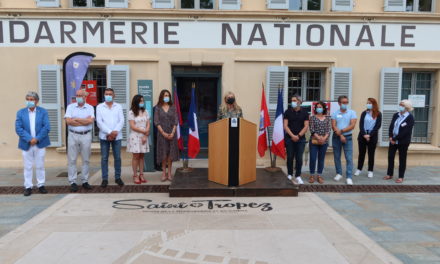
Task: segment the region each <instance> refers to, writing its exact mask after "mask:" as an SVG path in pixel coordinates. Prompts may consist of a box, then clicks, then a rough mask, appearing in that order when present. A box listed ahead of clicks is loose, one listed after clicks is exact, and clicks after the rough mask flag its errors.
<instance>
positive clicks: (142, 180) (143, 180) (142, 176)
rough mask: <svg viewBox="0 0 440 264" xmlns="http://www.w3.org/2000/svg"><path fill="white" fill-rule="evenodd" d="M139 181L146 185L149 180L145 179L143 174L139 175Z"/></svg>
mask: <svg viewBox="0 0 440 264" xmlns="http://www.w3.org/2000/svg"><path fill="white" fill-rule="evenodd" d="M139 180H140V181H141V182H143V183H146V182H147V180H146V179H145V178H144V174H143V173H139Z"/></svg>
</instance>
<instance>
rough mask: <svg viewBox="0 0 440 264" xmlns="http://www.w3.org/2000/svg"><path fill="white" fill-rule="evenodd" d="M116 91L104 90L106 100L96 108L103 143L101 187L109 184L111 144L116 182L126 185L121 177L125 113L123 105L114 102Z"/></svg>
mask: <svg viewBox="0 0 440 264" xmlns="http://www.w3.org/2000/svg"><path fill="white" fill-rule="evenodd" d="M114 98H115V92H114V91H113V89H112V88H106V89H105V90H104V99H105V102H103V103H101V104H99V105H98V107H97V108H96V122H97V123H98V127H99V141H100V144H101V170H102V183H101V187H102V188H105V187H107V185H108V157H109V152H110V146H111V148H112V150H113V158H114V163H115V182H116V184H118V185H119V186H121V187H122V186H124V182H123V181H122V179H121V141H122V128H123V127H124V122H125V120H124V113H123V112H122V106H121V105H120V104H118V103H116V102H114Z"/></svg>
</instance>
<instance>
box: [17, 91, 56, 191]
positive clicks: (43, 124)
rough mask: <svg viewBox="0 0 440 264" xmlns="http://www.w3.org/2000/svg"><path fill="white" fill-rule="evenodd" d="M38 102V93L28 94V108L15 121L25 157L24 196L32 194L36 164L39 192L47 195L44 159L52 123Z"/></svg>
mask: <svg viewBox="0 0 440 264" xmlns="http://www.w3.org/2000/svg"><path fill="white" fill-rule="evenodd" d="M38 101H39V96H38V94H37V93H36V92H28V93H27V95H26V107H25V108H22V109H20V110H18V112H17V118H16V120H15V132H16V133H17V135H18V136H19V141H18V148H19V149H21V150H22V155H23V164H24V170H23V174H24V188H25V190H24V196H29V195H31V194H32V187H33V182H32V179H33V175H32V174H33V173H32V171H33V167H34V164H35V170H36V178H37V187H38V190H39V192H40V193H43V194H45V193H47V190H46V188H45V187H44V185H45V181H46V175H45V174H46V173H45V169H44V158H45V155H46V147H47V146H49V145H50V140H49V131H50V123H49V116H48V114H47V111H46V109H44V108H41V107H39V106H37V105H38Z"/></svg>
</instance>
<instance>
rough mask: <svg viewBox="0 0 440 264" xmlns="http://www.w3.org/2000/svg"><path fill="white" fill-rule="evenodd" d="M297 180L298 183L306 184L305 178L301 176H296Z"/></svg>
mask: <svg viewBox="0 0 440 264" xmlns="http://www.w3.org/2000/svg"><path fill="white" fill-rule="evenodd" d="M296 182H297V183H298V184H304V182H303V179H302V178H301V176H298V177H296Z"/></svg>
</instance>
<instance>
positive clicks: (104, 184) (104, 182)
mask: <svg viewBox="0 0 440 264" xmlns="http://www.w3.org/2000/svg"><path fill="white" fill-rule="evenodd" d="M107 185H108V180H102V182H101V187H102V188H105V187H107Z"/></svg>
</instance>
